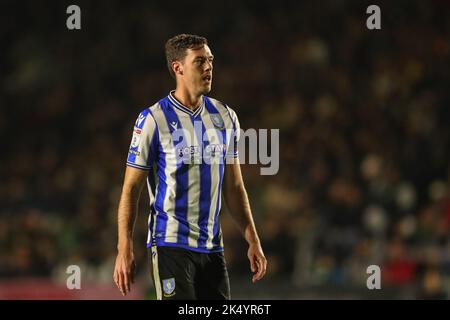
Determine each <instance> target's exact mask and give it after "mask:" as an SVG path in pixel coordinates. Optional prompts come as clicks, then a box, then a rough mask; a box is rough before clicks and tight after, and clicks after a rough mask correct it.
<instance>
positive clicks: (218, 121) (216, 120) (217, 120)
mask: <svg viewBox="0 0 450 320" xmlns="http://www.w3.org/2000/svg"><path fill="white" fill-rule="evenodd" d="M210 116H211V121H212V123H213V124H214V126H215V127H216V128H218V129H223V128H224V124H223V119H222V117H221V116H220V114H218V113H211V114H210Z"/></svg>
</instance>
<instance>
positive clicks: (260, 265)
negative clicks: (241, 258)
mask: <svg viewBox="0 0 450 320" xmlns="http://www.w3.org/2000/svg"><path fill="white" fill-rule="evenodd" d="M247 256H248V259H249V260H250V269H251V270H252V272H253V273H254V275H253V277H252V282H253V283H255V282H256V281H258V280H261V279H262V278H263V277H264V275H265V274H266V269H267V260H266V257H265V256H264V253H263V251H262V248H261V245H260V244H259V243H258V244H251V245H250V246H249V248H248V252H247Z"/></svg>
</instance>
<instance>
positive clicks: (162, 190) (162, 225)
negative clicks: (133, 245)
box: [151, 100, 167, 243]
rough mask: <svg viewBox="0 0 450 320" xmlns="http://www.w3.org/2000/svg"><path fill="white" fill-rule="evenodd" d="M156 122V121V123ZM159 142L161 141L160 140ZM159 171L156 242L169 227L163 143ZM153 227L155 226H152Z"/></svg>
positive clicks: (159, 145)
mask: <svg viewBox="0 0 450 320" xmlns="http://www.w3.org/2000/svg"><path fill="white" fill-rule="evenodd" d="M159 104H160V105H161V107H163V100H161V101H160V102H159ZM155 122H156V121H155ZM158 140H159V139H158ZM157 161H158V165H157V167H158V170H157V172H156V175H157V179H158V184H157V186H158V189H157V190H156V195H155V203H154V208H155V214H156V217H155V223H156V229H155V234H153V235H152V240H151V243H152V242H153V241H156V240H157V239H164V237H165V236H166V226H167V214H166V213H164V199H165V198H166V194H167V177H166V171H165V170H166V154H165V152H164V150H163V149H162V145H161V143H159V144H158V158H157ZM152 227H153V225H152Z"/></svg>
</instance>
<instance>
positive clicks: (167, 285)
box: [162, 278, 175, 297]
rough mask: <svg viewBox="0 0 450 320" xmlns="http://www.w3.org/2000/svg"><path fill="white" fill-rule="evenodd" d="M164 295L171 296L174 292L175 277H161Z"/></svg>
mask: <svg viewBox="0 0 450 320" xmlns="http://www.w3.org/2000/svg"><path fill="white" fill-rule="evenodd" d="M162 285H163V290H164V296H165V297H172V296H173V295H174V294H175V278H170V279H163V281H162Z"/></svg>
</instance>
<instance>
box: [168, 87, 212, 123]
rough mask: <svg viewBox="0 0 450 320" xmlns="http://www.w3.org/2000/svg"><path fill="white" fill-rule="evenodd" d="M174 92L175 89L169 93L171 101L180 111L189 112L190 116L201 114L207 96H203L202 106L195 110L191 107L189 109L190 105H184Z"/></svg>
mask: <svg viewBox="0 0 450 320" xmlns="http://www.w3.org/2000/svg"><path fill="white" fill-rule="evenodd" d="M174 92H175V90H172V91H170V93H169V96H168V97H169V101H170V102H171V103H172V105H173V106H174V107H175V108H177V109H178V110H180V111H183V112H185V113H187V114H188V115H190V116H193V117H196V116H197V115H199V114H200V113H201V112H202V110H203V106H204V105H205V98H204V97H202V104H201V105H200V107H198V108H197V109H196V110H195V111H191V109H189V108H188V107H186V106H184V105H183V104H182V103H181V102H179V101H178V100H177V98H175V96H174Z"/></svg>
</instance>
